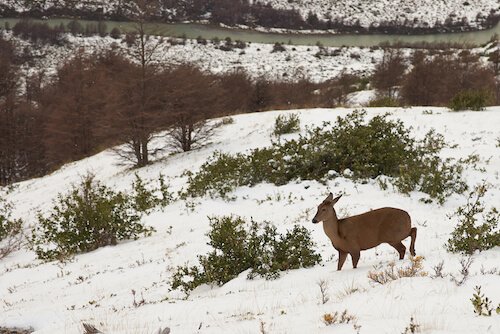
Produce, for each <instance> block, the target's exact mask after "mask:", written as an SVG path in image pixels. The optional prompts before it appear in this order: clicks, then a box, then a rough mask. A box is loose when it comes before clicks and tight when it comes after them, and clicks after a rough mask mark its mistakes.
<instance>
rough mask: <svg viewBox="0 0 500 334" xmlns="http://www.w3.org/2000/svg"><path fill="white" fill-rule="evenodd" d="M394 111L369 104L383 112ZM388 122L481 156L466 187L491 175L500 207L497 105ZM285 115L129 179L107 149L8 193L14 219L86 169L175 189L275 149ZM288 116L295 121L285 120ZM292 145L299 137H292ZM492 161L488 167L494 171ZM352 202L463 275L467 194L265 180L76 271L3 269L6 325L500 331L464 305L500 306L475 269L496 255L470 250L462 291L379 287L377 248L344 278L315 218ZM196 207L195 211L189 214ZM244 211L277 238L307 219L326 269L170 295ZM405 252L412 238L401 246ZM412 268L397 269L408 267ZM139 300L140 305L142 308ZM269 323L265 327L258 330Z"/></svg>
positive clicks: (120, 185) (86, 258)
mask: <svg viewBox="0 0 500 334" xmlns="http://www.w3.org/2000/svg"><path fill="white" fill-rule="evenodd" d="M350 111H351V110H349V109H310V110H299V111H288V112H293V113H297V114H298V115H299V116H300V119H301V127H302V129H304V128H305V127H306V126H311V125H319V124H321V123H322V122H323V121H334V120H335V118H336V117H337V116H344V115H346V114H347V113H349V112H350ZM387 111H388V109H386V108H384V109H369V110H368V115H369V116H370V117H371V116H373V115H378V114H381V113H385V112H387ZM390 111H391V112H392V116H391V117H394V118H399V119H401V120H402V121H403V122H404V123H405V124H406V125H411V126H412V127H413V133H414V135H415V136H417V137H419V138H421V137H422V136H423V135H424V134H425V133H426V132H427V131H428V130H430V129H431V128H435V129H436V130H437V132H439V133H442V134H443V135H444V136H445V138H446V140H447V141H448V142H450V143H451V144H456V146H453V147H451V148H448V149H446V150H445V151H443V156H453V157H455V158H460V157H466V156H468V155H469V154H472V153H475V154H478V155H479V156H480V157H481V161H480V163H479V167H482V168H484V171H479V170H478V169H476V168H472V167H470V168H468V169H466V171H465V175H464V176H465V179H466V181H467V183H468V184H469V185H470V186H474V185H475V184H478V183H480V182H482V180H486V181H487V182H489V183H491V184H492V189H491V190H490V191H489V192H488V193H487V196H486V198H485V201H486V203H487V204H488V205H496V206H497V207H498V206H499V203H500V201H499V199H500V180H499V177H500V175H499V174H500V148H499V147H498V138H499V137H500V128H499V126H498V125H499V124H500V107H492V108H488V109H487V110H486V111H483V112H460V113H455V112H449V111H447V110H446V109H443V108H417V107H414V108H409V109H391V110H390ZM280 113H284V111H279V112H278V111H276V112H266V113H255V114H245V115H239V116H234V117H233V119H234V123H232V124H228V125H224V126H223V127H222V128H220V130H219V132H218V135H217V137H216V138H214V140H213V142H212V143H211V144H210V145H208V146H206V147H205V148H203V149H200V150H197V151H193V152H189V153H180V154H175V155H170V156H166V157H164V159H162V160H160V161H157V162H155V163H153V164H152V165H150V166H147V167H144V168H141V169H138V170H133V171H131V170H128V169H126V168H125V167H123V166H119V165H117V162H118V160H117V157H116V156H115V155H113V154H112V153H111V152H110V151H105V152H102V153H100V154H98V155H96V156H93V157H90V158H87V159H84V160H81V161H78V162H74V163H71V164H68V165H66V166H64V167H62V168H61V169H60V170H58V171H56V172H54V173H53V174H51V175H48V176H46V177H43V178H39V179H33V180H28V181H25V182H22V183H20V184H17V185H16V186H15V189H14V190H13V192H12V193H11V194H10V195H9V196H8V199H9V200H11V201H12V202H13V203H14V204H15V206H16V210H15V215H16V216H19V217H23V218H24V219H25V220H26V224H27V225H26V226H25V227H26V228H28V225H33V224H35V223H36V220H35V217H36V212H37V211H39V210H40V211H42V212H46V211H47V210H48V209H49V208H50V206H51V201H52V200H53V199H54V198H55V197H56V195H57V194H58V193H61V192H62V193H64V192H66V191H67V190H68V189H69V186H70V184H72V183H75V182H78V181H79V178H80V176H81V175H84V174H86V173H87V172H88V171H91V172H93V173H95V174H96V176H97V178H98V179H99V180H101V181H103V182H105V183H106V184H107V185H109V186H111V187H114V188H115V189H120V190H126V189H129V188H130V185H131V183H132V181H133V179H134V173H138V174H139V175H140V176H141V177H142V178H143V179H145V180H154V179H157V178H158V175H159V174H160V173H162V174H164V175H165V176H167V177H168V180H169V183H170V184H171V187H172V190H174V191H177V190H179V189H181V188H182V187H185V186H186V178H185V177H182V176H181V174H182V172H183V171H184V170H186V169H189V170H191V171H196V170H197V169H198V168H199V167H200V165H201V164H202V163H203V162H204V161H206V159H207V158H208V157H209V156H210V155H211V154H212V152H214V151H215V150H221V151H224V152H232V153H235V152H244V151H246V150H249V149H251V148H257V147H263V146H267V145H269V144H270V142H271V138H270V135H271V132H272V124H273V123H274V119H275V117H276V116H277V115H278V114H280ZM285 113H287V112H285ZM289 136H290V137H295V136H297V134H293V135H289ZM487 161H488V162H487ZM329 191H332V192H333V193H344V194H345V195H344V196H343V197H342V199H341V200H340V201H339V203H338V204H337V209H338V212H340V213H341V214H344V215H345V214H350V215H352V214H357V213H361V212H364V211H366V210H370V209H374V208H378V207H382V206H394V207H400V208H403V209H405V210H407V211H408V212H409V213H410V215H411V217H412V221H413V224H414V226H416V227H417V228H418V237H417V241H416V250H417V254H418V255H421V256H423V257H425V260H424V262H423V265H424V270H426V271H428V272H429V273H432V272H433V270H432V267H433V266H435V265H436V264H438V263H439V262H441V261H444V271H445V272H447V273H453V274H455V275H457V274H458V271H459V269H460V265H459V261H460V259H461V256H459V255H455V254H450V253H448V252H446V250H445V248H444V246H443V245H444V243H445V242H446V240H447V239H448V237H449V234H450V233H451V231H452V230H453V227H454V225H455V224H456V221H455V220H453V219H452V220H450V219H448V218H447V215H448V214H449V213H451V212H453V211H454V210H455V209H456V208H457V206H459V205H463V204H464V203H465V200H466V197H465V195H453V196H452V197H450V198H449V199H448V200H447V201H446V202H445V203H444V205H443V206H439V205H437V204H424V203H422V202H421V201H420V198H421V197H422V194H420V193H418V192H413V193H411V194H410V195H409V196H405V195H402V194H400V193H397V192H395V191H394V190H393V189H390V188H389V189H388V190H381V189H380V187H379V186H378V185H377V183H376V182H369V183H367V184H358V183H353V182H352V181H350V180H348V179H344V178H337V179H334V180H332V181H329V182H328V183H327V184H326V185H323V184H320V183H317V182H315V181H303V182H297V183H295V182H293V183H290V184H287V185H284V186H280V187H276V186H274V185H271V184H261V185H257V186H255V187H252V188H249V187H243V188H239V189H237V190H236V191H234V193H233V194H231V195H234V197H235V199H234V200H232V201H224V200H222V199H210V198H197V199H195V200H194V202H191V203H185V202H183V201H180V200H177V201H175V202H174V203H172V204H171V205H169V206H167V207H166V208H165V209H164V210H163V211H158V212H155V213H152V214H150V215H149V216H147V217H145V218H144V223H145V224H148V225H152V226H154V227H155V228H156V230H157V232H156V233H154V234H153V236H151V237H148V238H142V239H139V240H137V241H127V242H122V243H120V244H119V245H117V246H114V247H104V248H101V249H98V250H96V251H94V252H90V253H87V254H82V255H78V256H76V257H75V259H74V260H73V261H71V262H69V263H65V264H62V263H58V262H50V263H41V262H40V261H38V260H36V259H35V255H34V254H33V253H32V252H30V251H26V250H21V251H18V252H16V253H14V254H12V255H11V256H9V257H7V258H5V259H3V260H2V261H1V262H0V300H1V303H0V326H33V327H34V329H35V330H36V333H37V334H43V333H47V334H48V333H51V334H52V333H81V322H82V321H85V322H89V323H92V324H94V325H95V326H96V327H97V328H99V329H100V330H102V331H103V332H105V333H134V334H135V333H153V332H154V331H156V330H157V329H158V328H159V327H165V326H168V327H170V328H171V333H173V334H177V333H189V334H192V333H257V332H260V333H300V334H303V333H328V332H335V333H356V330H355V329H354V328H353V326H352V324H349V325H332V326H326V325H325V324H324V323H323V321H322V316H323V315H324V314H325V313H333V312H335V311H340V312H341V311H343V310H345V309H347V310H348V312H349V313H350V314H353V315H355V316H356V318H357V324H358V325H360V326H361V328H360V329H359V333H369V334H377V333H388V334H389V333H391V334H392V333H403V332H404V329H405V327H407V326H408V325H409V323H410V318H411V317H413V318H414V319H415V322H416V323H417V324H419V325H420V328H419V329H420V331H421V333H442V334H444V333H450V334H451V333H453V334H457V333H464V334H470V333H478V334H485V333H498V331H499V329H500V316H498V315H493V316H491V317H478V316H476V315H475V314H474V313H473V308H472V304H471V302H470V300H469V299H470V298H471V297H472V293H473V288H474V287H475V286H476V285H481V286H482V292H484V293H485V294H486V295H487V296H488V297H489V298H490V299H491V300H492V301H493V303H494V305H496V304H497V303H499V302H500V289H498V287H499V285H500V276H499V275H498V273H497V274H487V273H484V274H483V273H481V271H483V272H487V271H489V270H492V269H494V268H497V269H498V268H499V264H500V248H498V247H497V248H495V249H492V250H489V251H485V252H482V253H480V254H476V255H474V257H473V259H474V262H473V264H472V267H471V273H470V277H469V279H468V280H467V281H466V282H465V283H464V284H463V285H462V286H456V285H455V283H453V282H451V281H450V278H449V277H446V278H431V277H415V278H404V279H399V280H396V281H393V282H391V283H388V284H386V285H374V284H373V283H371V282H370V280H369V279H368V278H367V273H368V271H369V270H371V269H373V266H375V265H380V264H382V265H386V264H387V263H389V262H390V261H394V260H397V254H396V252H395V251H394V249H392V248H391V247H389V246H387V245H381V246H378V247H376V248H375V249H371V250H368V251H363V252H362V253H361V260H360V263H359V266H358V268H357V269H352V266H351V262H350V259H348V261H347V263H346V265H345V266H344V269H343V270H342V271H340V272H338V271H336V259H337V254H336V252H335V251H334V249H333V248H332V246H331V244H330V242H329V240H328V239H327V237H326V236H325V235H324V233H323V230H322V228H321V226H318V225H313V224H312V223H311V218H312V216H313V215H314V213H315V210H316V206H317V205H318V204H319V203H320V202H321V201H322V200H323V199H324V197H325V195H326V194H327V193H328V192H329ZM191 209H192V210H191ZM230 214H237V215H240V216H243V217H245V218H247V219H248V220H249V219H250V217H252V218H253V219H254V220H256V221H264V220H267V221H270V222H271V223H272V224H275V225H276V226H277V228H278V230H279V231H284V230H286V229H288V228H291V227H292V226H293V224H301V225H303V226H305V227H306V228H308V229H309V230H310V231H311V233H312V236H313V239H314V240H315V242H316V243H317V247H318V251H319V252H320V253H321V254H322V256H323V259H324V262H323V264H321V265H317V266H315V267H313V268H309V269H300V270H293V271H290V272H287V273H284V274H283V275H282V276H281V278H279V279H277V280H271V281H267V280H264V279H261V278H257V279H254V280H247V279H246V273H242V274H241V275H240V276H239V277H238V278H236V279H234V280H232V281H230V282H228V283H227V284H225V285H224V286H222V287H212V288H211V287H208V286H204V287H200V288H198V289H197V290H195V291H194V292H193V293H192V294H191V295H190V296H189V297H188V298H187V299H184V295H183V294H182V293H180V292H177V291H170V286H169V280H170V278H171V275H172V273H173V268H175V267H176V266H177V265H183V264H185V263H186V262H189V263H191V264H194V263H196V256H197V255H198V254H202V253H206V252H207V250H209V246H207V244H206V242H207V241H208V239H207V237H206V235H205V233H206V232H207V231H208V229H209V225H208V218H207V216H221V215H230ZM404 243H405V244H406V245H407V246H408V244H409V240H405V242H404ZM408 262H409V260H408V259H405V260H404V261H402V262H397V264H398V266H399V265H402V264H407V263H408ZM320 280H325V281H326V282H327V283H328V292H327V293H328V295H329V297H330V300H329V301H328V302H326V303H325V304H322V303H321V298H320V290H319V287H318V285H317V282H319V281H320ZM132 290H135V291H136V299H141V298H144V301H145V305H143V306H139V307H134V305H133V295H132ZM261 328H262V329H261Z"/></svg>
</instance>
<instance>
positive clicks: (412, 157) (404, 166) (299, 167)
mask: <svg viewBox="0 0 500 334" xmlns="http://www.w3.org/2000/svg"><path fill="white" fill-rule="evenodd" d="M365 116H366V112H365V111H354V112H353V113H351V114H349V115H347V116H346V117H344V118H341V117H339V118H338V119H337V122H336V124H334V125H331V124H330V123H324V124H323V126H321V127H317V128H314V129H309V130H308V131H307V133H306V135H304V136H300V137H299V139H296V140H288V141H285V142H275V143H273V144H272V146H271V147H268V148H262V149H256V150H252V151H250V153H248V154H241V153H239V154H236V155H230V154H225V153H220V152H217V153H215V154H214V155H213V156H212V157H211V158H210V159H209V160H208V161H207V162H206V163H204V164H203V165H202V166H201V168H200V170H199V172H198V173H196V174H191V173H188V174H189V175H188V176H189V186H188V188H187V189H186V191H185V192H184V193H183V196H184V197H187V196H202V195H205V194H208V195H210V196H212V197H215V196H223V197H224V196H226V194H227V193H229V192H230V191H232V190H233V189H234V188H236V187H238V186H252V185H255V184H257V183H260V182H270V183H274V184H276V185H282V184H286V183H288V182H290V181H293V180H317V181H320V182H325V181H326V180H327V179H329V178H331V177H335V176H336V175H339V174H340V173H343V172H344V171H345V170H349V171H350V172H349V173H344V174H345V175H346V176H347V177H350V178H352V179H355V180H359V179H374V178H376V177H377V176H379V175H386V176H389V177H392V183H393V184H394V186H395V187H396V188H397V189H398V190H400V191H401V192H403V193H408V192H410V191H412V190H420V191H422V192H425V193H427V194H428V195H429V197H430V198H432V199H436V200H437V201H438V202H443V201H444V199H445V198H446V197H447V196H448V195H450V194H452V193H457V192H458V193H460V192H463V191H465V189H466V186H465V183H464V182H463V181H462V179H461V173H462V168H461V164H459V163H457V162H456V161H453V160H451V159H449V160H442V159H441V158H440V157H439V155H438V153H439V151H440V150H441V149H442V148H443V147H444V146H445V143H444V140H443V137H442V136H440V135H437V134H436V133H435V132H433V131H431V132H429V133H428V134H427V135H426V137H425V138H424V139H423V140H420V141H419V140H416V139H414V138H412V137H411V136H410V129H408V128H405V127H404V125H403V123H402V122H401V121H399V120H396V121H394V120H390V119H389V118H388V116H389V115H388V114H385V115H379V116H375V117H373V118H372V119H371V120H369V121H366V120H365Z"/></svg>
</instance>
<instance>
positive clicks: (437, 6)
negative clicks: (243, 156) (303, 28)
mask: <svg viewBox="0 0 500 334" xmlns="http://www.w3.org/2000/svg"><path fill="white" fill-rule="evenodd" d="M269 2H270V3H271V4H272V6H273V7H275V8H295V9H298V10H299V11H300V12H301V14H302V15H303V16H304V17H307V15H308V13H309V12H312V13H316V14H317V15H318V16H319V17H320V18H325V19H326V18H331V19H332V20H334V19H337V20H345V23H350V24H353V23H355V22H356V21H358V20H359V23H360V24H361V25H362V26H363V27H368V26H370V24H375V25H377V24H379V23H380V22H390V21H395V22H398V23H399V24H403V23H405V21H407V22H408V25H409V26H413V27H433V26H434V25H435V23H436V22H437V21H439V22H441V23H444V22H445V21H446V19H448V18H450V19H451V20H452V22H457V21H460V20H462V18H464V17H465V18H467V21H468V23H469V24H470V25H471V26H473V27H474V26H478V16H482V17H486V16H488V15H489V14H490V12H492V11H493V12H497V11H498V10H499V3H498V1H495V0H475V1H464V0H441V1H436V0H375V1H373V0H341V1H331V0H271V1H269Z"/></svg>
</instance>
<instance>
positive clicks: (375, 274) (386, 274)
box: [368, 256, 428, 284]
mask: <svg viewBox="0 0 500 334" xmlns="http://www.w3.org/2000/svg"><path fill="white" fill-rule="evenodd" d="M423 260H424V258H423V257H422V256H415V257H410V261H411V262H410V264H409V265H407V266H403V267H400V268H396V264H395V263H394V262H390V263H389V264H388V265H387V267H386V268H385V269H383V270H379V271H376V270H375V271H369V272H368V278H369V279H370V280H371V281H373V282H375V283H378V284H386V283H389V282H392V281H395V280H397V279H400V278H403V277H425V276H427V274H428V273H427V272H425V271H423V266H422V262H423Z"/></svg>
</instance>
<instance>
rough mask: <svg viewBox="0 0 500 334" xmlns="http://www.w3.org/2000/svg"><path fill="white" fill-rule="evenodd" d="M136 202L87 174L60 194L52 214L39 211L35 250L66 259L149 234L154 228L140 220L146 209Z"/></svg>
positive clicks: (44, 256)
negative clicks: (142, 208)
mask: <svg viewBox="0 0 500 334" xmlns="http://www.w3.org/2000/svg"><path fill="white" fill-rule="evenodd" d="M135 205H136V202H135V200H134V199H133V198H131V197H130V196H127V195H126V194H124V193H121V192H115V191H113V190H111V189H110V188H108V187H107V186H105V185H103V184H101V183H100V182H98V181H96V180H95V179H94V176H93V175H87V176H85V177H83V178H82V181H81V182H80V183H79V184H77V185H73V187H72V189H71V191H70V192H69V193H68V194H59V195H58V197H57V200H56V201H55V203H54V206H53V208H52V210H51V212H50V214H49V215H43V214H42V213H39V214H38V225H37V227H36V228H35V230H34V231H33V236H32V241H33V245H34V250H35V252H36V254H37V256H38V257H39V258H40V259H44V260H54V259H64V258H66V257H68V256H72V255H75V254H77V253H83V252H89V251H92V250H95V249H97V248H99V247H103V246H107V245H116V244H117V242H118V241H119V240H123V239H137V238H138V237H139V236H140V235H150V234H151V233H152V232H153V229H152V228H150V227H145V226H144V225H142V224H141V222H140V220H141V217H142V213H143V212H141V211H138V210H137V207H136V206H135Z"/></svg>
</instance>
